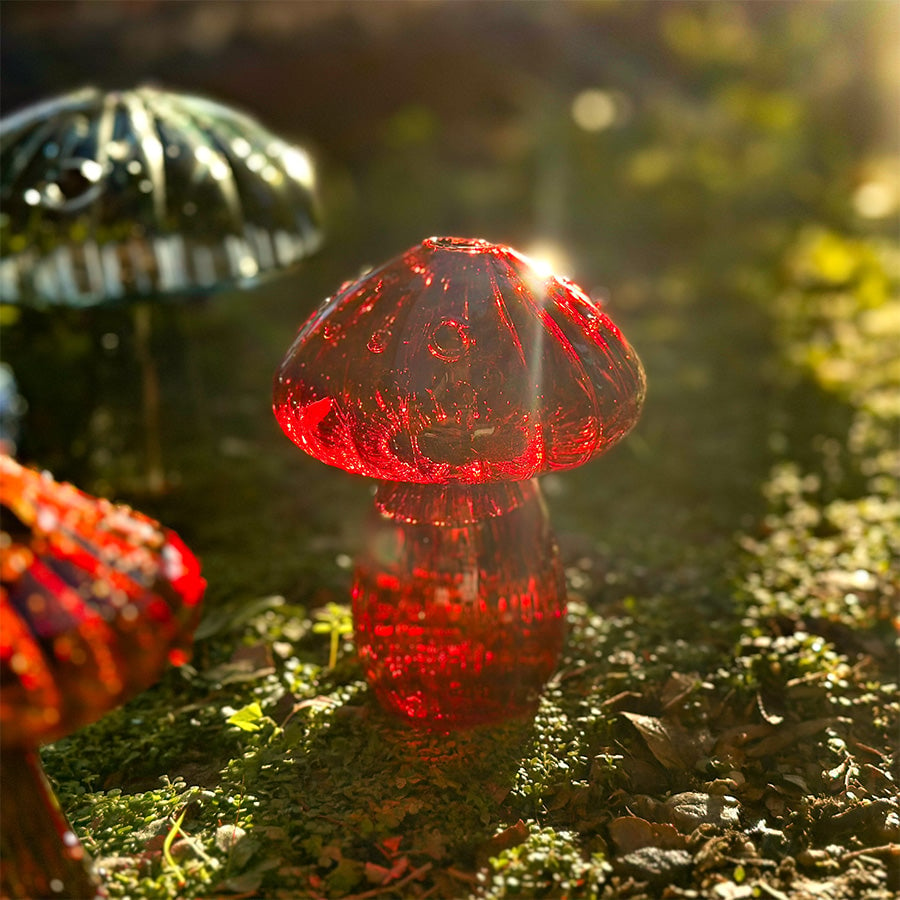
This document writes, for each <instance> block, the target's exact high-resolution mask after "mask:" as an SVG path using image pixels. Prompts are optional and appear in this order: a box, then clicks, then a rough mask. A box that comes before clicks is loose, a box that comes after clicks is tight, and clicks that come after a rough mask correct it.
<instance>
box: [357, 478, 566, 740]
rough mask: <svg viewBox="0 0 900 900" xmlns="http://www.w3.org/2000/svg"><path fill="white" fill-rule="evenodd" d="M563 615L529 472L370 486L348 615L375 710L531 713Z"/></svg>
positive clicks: (424, 715)
mask: <svg viewBox="0 0 900 900" xmlns="http://www.w3.org/2000/svg"><path fill="white" fill-rule="evenodd" d="M565 612H566V595H565V581H564V576H563V570H562V565H561V563H560V559H559V552H558V549H557V545H556V541H555V539H554V537H553V534H552V531H551V529H550V524H549V519H548V516H547V511H546V507H545V506H544V503H543V499H542V497H541V493H540V488H539V486H538V483H537V481H536V480H532V481H527V482H519V483H515V484H513V485H507V484H499V485H478V486H467V485H451V486H433V485H411V484H404V485H403V486H402V488H401V487H398V485H396V484H392V483H385V484H382V485H381V486H380V487H379V489H378V492H377V493H376V497H375V510H374V512H373V514H372V516H371V517H370V521H369V527H368V531H367V538H366V542H365V546H364V548H363V550H362V552H361V553H360V554H359V556H358V558H357V561H356V571H355V579H354V586H353V616H354V625H355V632H356V645H357V652H358V654H359V658H360V660H361V662H362V665H363V668H364V669H365V672H366V677H367V679H368V681H369V684H370V685H371V687H372V689H373V690H374V692H375V694H376V696H377V697H378V699H379V701H380V702H381V704H382V705H383V706H384V707H385V708H387V709H388V710H390V711H391V712H394V713H396V714H398V715H400V716H402V717H403V718H404V719H406V720H407V721H409V722H411V723H414V724H417V725H421V726H424V727H428V728H437V729H446V728H456V727H467V726H471V725H478V724H486V723H493V722H500V721H503V720H504V719H507V718H510V717H513V716H517V715H521V714H524V713H527V712H529V711H532V710H533V709H534V706H535V704H536V702H537V699H538V697H539V695H540V691H541V689H542V687H543V685H544V684H545V682H546V680H547V679H548V678H549V677H550V675H551V674H552V672H553V670H554V669H555V668H556V665H557V663H558V660H559V656H560V652H561V650H562V645H563V639H564V634H565Z"/></svg>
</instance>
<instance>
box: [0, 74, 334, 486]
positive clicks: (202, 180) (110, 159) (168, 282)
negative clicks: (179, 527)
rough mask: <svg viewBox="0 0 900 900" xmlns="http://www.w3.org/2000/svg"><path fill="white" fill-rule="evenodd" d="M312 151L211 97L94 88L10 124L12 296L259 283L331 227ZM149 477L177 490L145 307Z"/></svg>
mask: <svg viewBox="0 0 900 900" xmlns="http://www.w3.org/2000/svg"><path fill="white" fill-rule="evenodd" d="M315 181H316V179H315V172H314V168H313V164H312V160H311V158H310V156H309V155H308V154H307V153H306V151H305V150H303V149H302V148H301V147H297V146H294V145H291V144H288V143H287V142H285V141H283V140H281V139H280V138H278V137H276V136H275V135H274V134H272V133H271V132H270V131H268V130H267V129H265V128H264V127H263V126H262V125H260V124H259V123H258V122H257V121H256V120H255V119H253V118H251V117H250V116H248V115H245V114H244V113H242V112H239V111H238V110H235V109H233V108H231V107H228V106H225V105H224V104H221V103H217V102H215V101H213V100H209V99H207V98H205V97H198V96H194V95H191V94H182V93H177V92H173V91H165V90H160V89H157V88H154V87H150V86H142V87H138V88H135V89H133V90H125V91H101V90H99V89H98V88H94V87H86V88H82V89H81V90H78V91H74V92H72V93H69V94H64V95H62V96H59V97H54V98H52V99H49V100H47V101H45V102H42V103H37V104H34V105H32V106H29V107H27V108H25V109H22V110H20V111H18V112H15V113H12V114H11V115H8V116H5V117H4V118H3V119H2V121H0V202H2V206H3V216H2V217H0V302H2V303H15V304H19V305H22V306H30V307H38V308H45V307H50V306H69V307H91V306H98V305H106V304H111V303H120V302H123V301H128V300H130V301H142V300H144V301H146V300H160V299H162V298H165V299H167V300H168V301H170V302H174V301H175V300H180V299H184V298H186V297H187V296H189V295H198V294H205V293H210V292H212V291H215V290H220V289H222V288H225V287H229V286H238V287H247V286H250V285H252V284H255V283H256V282H257V281H258V280H259V278H261V277H263V276H266V275H269V274H272V273H274V272H278V271H281V270H284V269H287V268H289V267H291V266H294V265H295V264H296V263H298V262H299V261H300V260H301V259H303V258H304V257H306V256H308V255H310V254H311V253H312V252H313V251H314V250H316V249H317V248H318V246H319V243H320V241H321V237H322V233H321V229H320V226H319V213H318V204H317V202H316V197H315V190H316V183H315ZM133 308H134V334H135V343H136V352H137V356H138V358H139V361H140V364H141V368H142V378H143V411H144V418H145V441H146V451H145V452H146V457H147V483H148V486H149V487H150V488H151V490H159V489H161V488H162V487H163V486H164V483H165V477H164V473H163V468H162V454H161V449H160V439H159V430H160V426H159V418H160V413H159V386H158V378H157V374H156V365H155V361H154V359H153V357H152V355H151V353H150V346H149V340H150V334H149V333H150V307H149V306H148V304H147V303H144V302H135V303H134V306H133Z"/></svg>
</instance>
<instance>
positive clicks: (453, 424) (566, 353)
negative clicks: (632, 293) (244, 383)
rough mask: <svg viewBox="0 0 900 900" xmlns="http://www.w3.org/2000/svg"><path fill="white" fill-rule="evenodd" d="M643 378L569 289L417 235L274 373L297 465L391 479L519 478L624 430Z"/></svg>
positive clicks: (340, 299)
mask: <svg viewBox="0 0 900 900" xmlns="http://www.w3.org/2000/svg"><path fill="white" fill-rule="evenodd" d="M644 393H645V378H644V370H643V368H642V366H641V363H640V360H639V359H638V357H637V355H636V354H635V352H634V350H633V349H632V348H631V347H630V346H629V344H628V343H627V341H626V340H625V338H624V337H623V336H622V334H621V332H620V331H619V329H618V328H617V327H616V326H615V325H614V324H613V322H612V321H611V320H610V318H609V317H608V316H607V315H606V314H605V313H604V312H603V311H602V310H601V308H600V306H599V304H598V303H596V302H595V301H593V300H591V299H590V297H588V296H587V295H586V294H585V293H584V292H583V291H582V290H581V289H580V288H578V287H577V286H576V285H574V284H572V283H571V282H569V281H566V280H565V279H562V278H558V277H555V276H552V275H545V274H543V273H542V272H540V271H539V270H538V269H537V268H536V267H535V265H534V264H533V263H532V262H530V261H529V260H528V259H527V258H526V257H524V256H522V255H521V254H519V253H517V252H516V251H515V250H512V249H510V248H509V247H503V246H500V245H497V244H491V243H488V242H487V241H483V240H468V239H461V238H429V239H428V240H426V241H424V242H423V243H422V244H420V245H419V246H417V247H413V248H411V249H410V250H408V251H407V252H406V253H403V254H402V255H400V256H398V257H396V258H395V259H392V260H391V261H389V262H388V263H386V264H385V265H383V266H381V267H380V268H378V269H376V270H374V271H373V272H371V273H369V274H367V275H366V276H364V277H363V278H361V279H360V280H358V281H356V282H355V283H353V284H348V285H345V286H343V287H342V288H341V290H340V291H339V292H338V293H337V294H335V295H334V296H333V297H331V298H329V299H328V300H326V301H325V303H324V304H323V305H322V306H321V307H320V308H319V309H318V311H316V312H315V313H314V314H313V315H312V316H311V317H310V318H309V319H308V320H307V321H306V323H305V324H304V325H303V326H302V327H301V328H300V331H299V333H298V334H297V337H296V339H295V340H294V343H293V345H292V346H291V348H290V350H289V351H288V354H287V356H286V357H285V359H284V361H283V362H282V364H281V367H280V368H279V370H278V372H277V374H276V377H275V388H274V398H275V403H274V410H275V416H276V418H277V419H278V422H279V424H280V425H281V427H282V429H283V430H284V431H285V433H286V434H287V435H288V437H290V438H291V440H292V441H294V443H296V444H297V445H298V446H299V447H302V448H303V449H304V450H305V451H306V452H307V453H309V454H310V455H312V456H314V457H316V458H317V459H319V460H321V461H322V462H325V463H328V464H330V465H333V466H337V467H339V468H341V469H344V470H346V471H348V472H354V473H357V474H360V475H366V476H369V477H371V478H379V479H385V480H390V481H408V482H418V483H441V484H447V483H454V482H457V483H466V484H479V483H483V482H490V481H521V480H525V479H528V478H531V477H533V476H535V475H540V474H542V473H545V472H548V471H553V470H559V469H568V468H571V467H573V466H578V465H581V464H582V463H584V462H587V460H589V459H590V458H591V457H593V456H596V455H597V454H599V453H603V452H604V451H606V450H607V449H609V448H610V447H611V446H612V445H613V444H615V443H616V442H617V441H618V440H620V439H621V438H622V437H623V436H624V435H625V434H627V432H628V431H629V430H630V429H631V428H632V426H633V425H634V424H635V422H636V421H637V419H638V416H639V414H640V410H641V405H642V403H643V399H644Z"/></svg>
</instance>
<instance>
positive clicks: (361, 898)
mask: <svg viewBox="0 0 900 900" xmlns="http://www.w3.org/2000/svg"><path fill="white" fill-rule="evenodd" d="M431 866H432V863H425V865H424V866H421V867H420V868H418V869H413V871H412V872H410V873H409V875H407V876H406V878H401V879H400V880H399V881H394V882H391V884H383V885H381V886H380V887H377V888H372V890H371V891H363V892H362V893H361V894H350V895H349V896H347V897H345V898H344V900H367V898H369V897H379V896H381V895H382V894H390V893H391V892H392V891H395V890H397V888H401V887H403V886H404V885H407V884H409V882H410V881H415V880H416V879H417V878H420V877H421V876H422V875H424V874H425V873H426V872H427V871H428V870H429V869H430V868H431Z"/></svg>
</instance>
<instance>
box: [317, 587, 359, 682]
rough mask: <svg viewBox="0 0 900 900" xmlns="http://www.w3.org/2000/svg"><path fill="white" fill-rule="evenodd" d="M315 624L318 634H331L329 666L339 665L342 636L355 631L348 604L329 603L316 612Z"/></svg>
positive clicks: (331, 667)
mask: <svg viewBox="0 0 900 900" xmlns="http://www.w3.org/2000/svg"><path fill="white" fill-rule="evenodd" d="M314 618H315V620H316V621H315V624H314V625H313V627H312V630H313V631H314V632H315V633H316V634H328V635H330V636H331V640H330V645H329V649H328V668H329V669H333V668H334V667H335V666H336V665H337V659H338V652H339V650H340V646H341V638H342V637H346V636H347V635H348V634H352V633H353V618H352V614H351V612H350V608H349V607H348V606H344V605H342V604H340V603H329V604H327V605H326V606H325V607H323V608H322V609H320V610H317V611H316V612H315V614H314Z"/></svg>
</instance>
